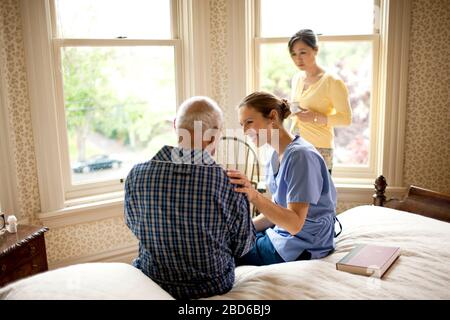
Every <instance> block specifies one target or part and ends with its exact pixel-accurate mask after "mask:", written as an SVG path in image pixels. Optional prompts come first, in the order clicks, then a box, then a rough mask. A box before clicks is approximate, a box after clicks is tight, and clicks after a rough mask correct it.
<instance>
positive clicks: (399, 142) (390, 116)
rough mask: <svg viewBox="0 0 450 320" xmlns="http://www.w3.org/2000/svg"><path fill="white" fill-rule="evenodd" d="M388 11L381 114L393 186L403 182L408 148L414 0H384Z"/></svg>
mask: <svg viewBox="0 0 450 320" xmlns="http://www.w3.org/2000/svg"><path fill="white" fill-rule="evenodd" d="M382 5H383V11H384V12H386V14H384V15H383V16H384V17H387V19H383V21H382V25H381V28H382V37H381V48H382V50H381V51H382V52H383V53H384V54H383V56H382V57H381V66H382V70H381V73H380V77H381V78H380V84H381V93H384V94H382V95H381V99H380V103H381V104H383V105H384V108H382V109H383V110H384V114H382V115H381V116H380V120H381V121H380V122H378V123H382V124H383V129H384V130H382V135H383V137H382V139H381V140H382V141H383V142H382V147H381V148H380V150H383V152H382V155H383V156H382V168H381V172H379V174H383V175H384V176H385V177H386V180H387V181H388V182H389V183H390V185H392V186H399V187H400V186H403V162H404V149H405V124H406V102H407V85H408V64H409V37H410V24H411V1H409V0H395V1H393V0H386V1H382Z"/></svg>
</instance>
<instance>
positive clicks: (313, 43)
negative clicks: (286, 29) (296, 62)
mask: <svg viewBox="0 0 450 320" xmlns="http://www.w3.org/2000/svg"><path fill="white" fill-rule="evenodd" d="M297 41H303V42H304V43H305V44H306V45H307V46H309V47H311V48H313V49H317V36H316V34H315V33H314V31H312V30H311V29H302V30H300V31H298V32H297V33H296V34H294V35H293V36H292V37H291V39H289V42H288V48H289V52H292V47H293V46H294V43H295V42H297Z"/></svg>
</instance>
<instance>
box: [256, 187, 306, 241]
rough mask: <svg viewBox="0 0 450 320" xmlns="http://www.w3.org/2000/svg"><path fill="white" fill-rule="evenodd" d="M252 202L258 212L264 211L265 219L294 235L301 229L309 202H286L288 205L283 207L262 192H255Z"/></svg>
mask: <svg viewBox="0 0 450 320" xmlns="http://www.w3.org/2000/svg"><path fill="white" fill-rule="evenodd" d="M252 203H253V204H254V205H255V206H256V208H257V209H258V210H259V211H260V212H264V216H265V218H266V219H268V220H269V221H271V222H272V223H273V224H276V225H277V226H279V227H281V228H283V229H284V230H286V231H287V232H289V233H290V234H291V235H296V234H297V233H299V232H300V230H302V228H303V225H304V224H305V219H306V215H307V214H308V208H309V203H304V202H292V203H288V207H287V208H283V207H281V206H279V205H277V204H275V203H273V202H272V201H271V200H269V199H267V198H266V197H264V196H263V195H262V194H257V195H256V196H255V197H254V199H252ZM255 227H256V226H255Z"/></svg>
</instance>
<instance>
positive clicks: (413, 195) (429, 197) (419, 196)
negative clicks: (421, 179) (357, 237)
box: [373, 176, 450, 222]
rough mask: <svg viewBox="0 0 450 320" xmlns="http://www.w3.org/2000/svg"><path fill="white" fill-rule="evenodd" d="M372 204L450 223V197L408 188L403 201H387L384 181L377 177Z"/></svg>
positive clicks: (430, 191) (412, 187)
mask: <svg viewBox="0 0 450 320" xmlns="http://www.w3.org/2000/svg"><path fill="white" fill-rule="evenodd" d="M374 185H375V194H374V195H373V204H374V205H376V206H381V207H387V208H392V209H398V210H402V211H408V212H412V213H416V214H420V215H422V216H426V217H430V218H433V219H438V220H442V221H446V222H450V195H448V194H444V193H440V192H436V191H432V190H428V189H424V188H420V187H417V186H410V187H409V190H408V194H407V195H406V197H405V198H404V199H403V200H398V199H390V200H387V199H386V196H385V195H384V193H385V191H386V187H387V183H386V179H385V178H384V177H383V176H379V177H378V178H377V179H376V180H375V184H374Z"/></svg>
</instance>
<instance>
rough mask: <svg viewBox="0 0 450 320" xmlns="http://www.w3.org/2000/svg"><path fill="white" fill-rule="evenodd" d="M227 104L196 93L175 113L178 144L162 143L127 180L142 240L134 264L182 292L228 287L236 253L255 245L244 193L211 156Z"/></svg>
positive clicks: (130, 217)
mask: <svg viewBox="0 0 450 320" xmlns="http://www.w3.org/2000/svg"><path fill="white" fill-rule="evenodd" d="M222 117H223V116H222V111H221V110H220V108H219V107H218V105H217V104H216V103H215V102H214V101H213V100H211V99H210V98H207V97H193V98H190V99H188V100H187V101H185V102H184V103H183V104H182V105H181V106H180V108H179V110H178V113H177V117H176V120H175V128H176V131H177V135H178V147H170V146H165V147H163V148H162V149H161V150H160V151H159V152H158V153H157V154H156V155H155V156H154V157H153V158H152V159H151V160H150V161H148V162H145V163H141V164H138V165H136V166H134V167H133V169H132V170H131V171H130V173H129V174H128V177H127V179H126V182H125V221H126V224H127V225H128V227H129V228H130V229H131V231H132V232H133V233H134V234H135V236H136V237H137V238H138V239H139V256H138V257H137V258H136V259H135V260H134V261H133V265H134V266H135V267H136V268H138V269H140V270H142V272H144V273H145V274H146V275H147V276H148V277H150V278H151V279H153V280H154V281H155V282H156V283H158V284H159V285H160V286H161V287H162V288H163V289H165V290H166V291H168V292H169V293H170V294H171V295H172V296H173V297H175V298H179V299H196V298H202V297H208V296H212V295H217V294H223V293H226V292H228V291H229V290H230V289H231V288H232V286H233V283H234V269H235V263H234V259H235V258H239V257H241V256H242V255H244V254H245V253H247V252H248V251H249V250H250V248H252V246H253V245H254V241H255V229H254V226H253V223H252V221H251V217H250V209H249V203H248V200H247V198H246V197H245V196H243V195H242V194H239V193H237V192H235V191H234V190H233V186H232V185H231V184H230V181H229V179H228V177H227V175H226V172H225V170H223V169H222V168H221V167H220V166H219V165H217V164H216V163H215V161H214V160H213V159H212V157H211V154H212V155H213V154H214V151H215V146H216V144H217V142H218V138H219V135H220V130H221V128H222Z"/></svg>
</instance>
